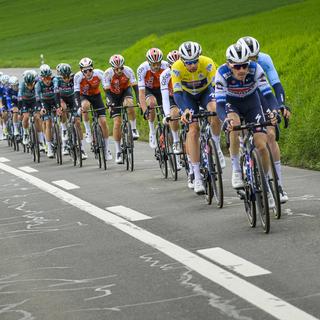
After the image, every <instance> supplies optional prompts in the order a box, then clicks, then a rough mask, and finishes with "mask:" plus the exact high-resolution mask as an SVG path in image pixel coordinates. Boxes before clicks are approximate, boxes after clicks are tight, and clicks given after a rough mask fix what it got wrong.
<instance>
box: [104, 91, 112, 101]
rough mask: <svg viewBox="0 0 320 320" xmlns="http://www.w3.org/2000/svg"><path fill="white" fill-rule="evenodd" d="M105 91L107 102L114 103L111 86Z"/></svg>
mask: <svg viewBox="0 0 320 320" xmlns="http://www.w3.org/2000/svg"><path fill="white" fill-rule="evenodd" d="M104 92H105V93H106V103H107V105H108V104H111V103H112V95H111V90H110V87H106V88H105V90H104Z"/></svg>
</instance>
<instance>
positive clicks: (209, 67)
mask: <svg viewBox="0 0 320 320" xmlns="http://www.w3.org/2000/svg"><path fill="white" fill-rule="evenodd" d="M207 70H208V71H209V72H210V71H211V70H212V64H211V63H210V64H208V66H207Z"/></svg>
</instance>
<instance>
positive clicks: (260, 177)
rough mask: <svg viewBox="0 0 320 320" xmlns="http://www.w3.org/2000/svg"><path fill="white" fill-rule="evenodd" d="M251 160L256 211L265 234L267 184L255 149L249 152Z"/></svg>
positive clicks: (267, 218) (267, 212) (268, 219)
mask: <svg viewBox="0 0 320 320" xmlns="http://www.w3.org/2000/svg"><path fill="white" fill-rule="evenodd" d="M251 157H252V160H253V179H254V187H255V196H256V203H257V211H258V212H259V216H260V221H261V225H262V228H263V230H264V232H265V233H269V232H270V213H269V204H268V196H267V190H268V187H267V182H266V180H265V175H264V171H263V167H262V161H261V157H260V154H259V152H258V150H257V149H253V150H252V152H251Z"/></svg>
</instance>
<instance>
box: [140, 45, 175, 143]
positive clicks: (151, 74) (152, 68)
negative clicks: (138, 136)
mask: <svg viewBox="0 0 320 320" xmlns="http://www.w3.org/2000/svg"><path fill="white" fill-rule="evenodd" d="M146 58H147V61H145V62H143V63H142V64H141V65H140V66H139V67H138V69H137V74H138V86H139V101H140V107H141V109H142V112H143V117H144V118H145V119H146V120H148V123H149V145H150V147H151V148H152V149H155V148H156V146H157V143H156V133H155V128H154V119H155V111H154V107H155V106H157V105H161V104H162V97H161V91H160V74H161V73H162V72H163V70H165V69H166V68H168V67H169V64H168V62H167V61H164V60H162V58H163V54H162V51H161V50H160V49H158V48H151V49H149V50H148V51H147V53H146Z"/></svg>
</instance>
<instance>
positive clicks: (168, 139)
mask: <svg viewBox="0 0 320 320" xmlns="http://www.w3.org/2000/svg"><path fill="white" fill-rule="evenodd" d="M164 131H165V134H164V137H165V140H164V141H165V150H166V155H167V159H168V163H169V171H170V173H171V176H172V178H173V180H174V181H177V179H178V169H177V158H176V155H175V154H174V152H173V148H172V144H173V137H172V132H171V129H170V127H169V126H165V127H164Z"/></svg>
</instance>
